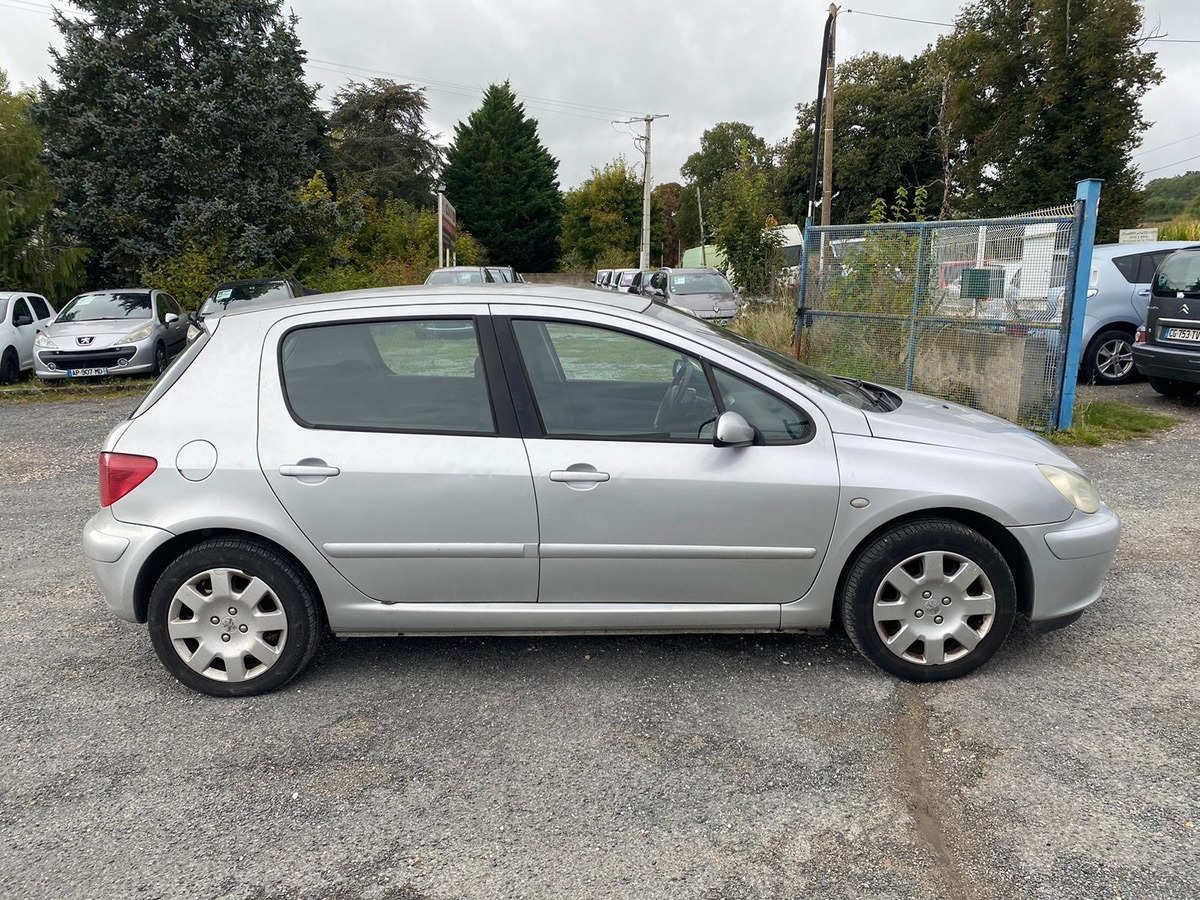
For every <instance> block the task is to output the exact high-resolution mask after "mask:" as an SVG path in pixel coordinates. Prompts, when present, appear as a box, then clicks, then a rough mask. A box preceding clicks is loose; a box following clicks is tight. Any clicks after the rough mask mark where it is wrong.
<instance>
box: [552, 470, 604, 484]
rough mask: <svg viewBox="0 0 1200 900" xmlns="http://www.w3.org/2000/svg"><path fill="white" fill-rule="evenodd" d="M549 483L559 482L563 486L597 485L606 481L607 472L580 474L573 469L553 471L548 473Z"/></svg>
mask: <svg viewBox="0 0 1200 900" xmlns="http://www.w3.org/2000/svg"><path fill="white" fill-rule="evenodd" d="M550 480H551V481H561V482H563V483H564V484H584V483H590V484H598V483H600V482H604V481H608V473H607V472H581V471H578V470H575V469H555V470H554V471H553V472H551V473H550Z"/></svg>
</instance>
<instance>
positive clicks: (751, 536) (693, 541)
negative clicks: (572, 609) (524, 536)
mask: <svg viewBox="0 0 1200 900" xmlns="http://www.w3.org/2000/svg"><path fill="white" fill-rule="evenodd" d="M493 313H494V314H495V313H503V314H504V316H505V318H502V319H501V320H499V322H498V324H497V330H498V334H499V335H500V340H501V343H502V345H503V346H504V347H505V348H506V349H505V361H506V364H508V366H509V371H508V375H509V383H510V385H514V387H513V391H514V402H515V403H516V405H517V409H518V412H519V414H520V415H521V416H522V427H523V429H524V430H525V431H526V433H527V435H528V438H527V440H526V447H527V449H528V453H529V461H530V465H531V468H532V470H533V481H534V490H535V493H536V496H537V509H538V520H539V523H540V529H541V541H540V544H539V555H540V557H541V586H540V591H539V595H538V598H539V600H540V601H541V602H543V603H547V602H550V603H555V602H593V603H606V602H610V603H611V602H636V603H737V602H742V603H787V602H790V601H792V600H795V599H796V598H798V597H800V596H801V595H803V594H804V593H805V592H806V591H807V590H808V588H809V586H810V585H811V584H812V582H813V579H814V578H815V577H816V573H817V570H818V569H819V567H820V564H821V560H822V559H823V558H824V556H825V553H826V551H827V549H828V545H829V539H830V535H831V533H832V529H833V520H834V514H835V511H836V504H837V497H838V485H839V481H838V472H837V464H836V459H835V455H834V449H833V442H832V438H831V435H830V433H829V430H828V427H827V425H825V424H824V420H823V417H821V415H820V413H819V411H818V410H816V409H815V407H805V406H804V405H802V404H800V403H797V402H795V401H794V400H792V401H787V400H784V399H783V398H782V397H781V396H779V394H778V393H776V392H773V391H770V390H765V389H763V387H762V386H759V385H756V384H755V382H754V378H753V374H752V373H751V372H748V371H747V370H746V369H745V367H744V366H741V365H740V364H737V363H734V362H733V361H729V360H725V361H722V362H720V363H718V362H717V361H716V360H708V359H705V358H703V354H702V353H701V352H700V351H699V350H698V349H697V348H695V347H694V346H688V343H687V342H686V341H683V340H682V339H680V338H677V337H675V336H673V335H670V334H669V333H666V332H661V331H659V330H657V329H654V328H653V327H652V326H647V325H642V324H641V323H638V322H631V321H629V320H623V319H618V318H615V317H607V316H605V315H603V314H599V313H596V314H591V313H585V312H582V311H565V310H564V311H561V312H556V313H554V314H550V313H547V312H546V311H545V310H544V309H538V308H528V309H521V308H518V307H505V308H501V307H498V306H493ZM735 385H741V387H739V388H737V390H736V391H735V390H733V387H734V386H735ZM734 393H739V397H735V396H733V394H734ZM751 396H757V399H756V400H754V401H753V402H751V401H749V400H748V399H747V398H749V397H751ZM739 399H740V400H741V401H742V402H741V404H740V405H741V406H742V407H743V408H746V409H747V410H748V411H750V412H752V414H753V416H754V417H757V418H759V419H760V421H759V422H755V421H754V418H751V421H752V423H753V424H756V425H758V426H759V427H760V429H761V430H763V433H764V435H765V437H764V439H763V442H762V444H761V445H760V446H752V447H743V448H732V447H716V446H714V444H713V439H712V435H713V427H714V426H713V423H714V422H715V419H716V416H717V415H718V414H719V412H721V411H723V410H725V409H734V408H736V407H737V405H738V401H739ZM772 411H773V412H772ZM776 414H778V415H780V416H782V418H781V419H780V421H779V422H778V423H776V422H774V421H767V420H768V419H770V418H771V416H773V415H776ZM783 420H786V423H784V421H783Z"/></svg>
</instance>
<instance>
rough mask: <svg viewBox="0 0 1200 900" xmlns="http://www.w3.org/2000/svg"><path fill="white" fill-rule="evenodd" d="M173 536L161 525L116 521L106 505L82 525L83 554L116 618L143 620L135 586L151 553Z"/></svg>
mask: <svg viewBox="0 0 1200 900" xmlns="http://www.w3.org/2000/svg"><path fill="white" fill-rule="evenodd" d="M172 537H173V535H172V534H171V533H170V532H169V531H163V530H162V529H161V528H151V527H150V526H148V525H130V524H129V523H127V522H119V521H117V520H116V519H114V518H113V514H112V512H111V511H109V509H108V508H107V507H106V508H104V509H102V510H100V511H99V512H98V513H96V514H95V515H94V516H92V517H91V518H90V519H89V520H88V523H87V524H86V525H85V526H84V527H83V555H84V556H86V557H87V561H88V565H89V566H91V569H92V574H93V575H95V576H96V583H97V584H98V585H99V586H100V593H101V594H103V595H104V601H105V602H106V603H107V604H108V605H109V607H110V608H111V609H112V611H113V612H114V613H116V614H117V616H118V617H119V618H122V619H124V620H125V621H126V622H142V621H145V620H144V619H142V618H140V617H139V616H138V613H137V609H136V606H135V603H134V588H135V587H136V585H137V577H138V573H140V572H141V571H142V566H143V565H145V563H146V560H147V558H149V556H150V554H151V553H153V552H154V551H155V550H157V549H158V548H159V547H161V546H162V545H163V544H164V543H166V542H167V541H169V540H170V539H171V538H172Z"/></svg>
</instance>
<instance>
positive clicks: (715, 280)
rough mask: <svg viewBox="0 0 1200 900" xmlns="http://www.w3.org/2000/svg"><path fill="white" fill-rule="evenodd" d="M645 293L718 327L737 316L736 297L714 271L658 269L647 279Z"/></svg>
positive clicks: (726, 283)
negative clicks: (716, 324) (681, 308)
mask: <svg viewBox="0 0 1200 900" xmlns="http://www.w3.org/2000/svg"><path fill="white" fill-rule="evenodd" d="M649 294H650V296H651V297H654V298H656V299H658V300H661V301H662V302H664V303H667V304H669V305H671V306H680V307H683V308H684V309H687V310H690V311H691V312H692V313H693V314H695V315H696V316H698V317H699V318H701V319H707V320H708V321H710V322H716V323H718V324H724V323H726V322H730V321H732V320H733V317H734V316H735V315H737V295H736V294H734V292H733V287H732V286H731V285H730V284H729V282H728V281H726V280H725V276H724V275H722V274H721V273H720V272H718V271H717V270H716V269H659V270H658V271H657V272H655V273H654V274H653V275H652V276H651V277H650V288H649Z"/></svg>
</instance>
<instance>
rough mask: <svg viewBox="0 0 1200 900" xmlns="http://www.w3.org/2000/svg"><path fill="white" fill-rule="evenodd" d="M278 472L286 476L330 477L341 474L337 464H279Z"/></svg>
mask: <svg viewBox="0 0 1200 900" xmlns="http://www.w3.org/2000/svg"><path fill="white" fill-rule="evenodd" d="M279 474H280V475H286V476H287V477H288V478H332V477H333V476H334V475H340V474H342V470H341V469H339V468H338V467H337V466H312V465H296V466H280V467H279Z"/></svg>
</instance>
